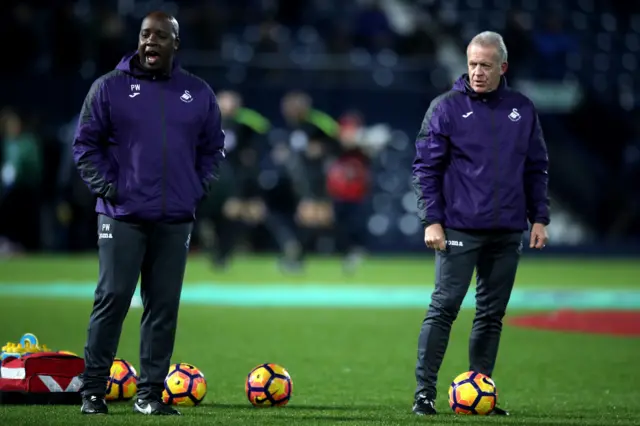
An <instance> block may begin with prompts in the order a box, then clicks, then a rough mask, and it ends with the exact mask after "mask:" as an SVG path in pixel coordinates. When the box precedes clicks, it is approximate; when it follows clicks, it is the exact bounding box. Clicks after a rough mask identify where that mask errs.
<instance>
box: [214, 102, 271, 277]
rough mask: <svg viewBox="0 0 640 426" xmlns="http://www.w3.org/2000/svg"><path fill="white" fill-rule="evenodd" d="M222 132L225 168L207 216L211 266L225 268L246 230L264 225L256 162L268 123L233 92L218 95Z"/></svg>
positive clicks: (258, 169) (265, 143) (264, 145)
mask: <svg viewBox="0 0 640 426" xmlns="http://www.w3.org/2000/svg"><path fill="white" fill-rule="evenodd" d="M217 97H218V104H219V105H220V111H221V113H222V128H223V129H224V132H225V151H226V153H227V157H226V161H225V166H226V167H224V168H223V170H221V175H224V177H222V176H221V178H220V180H221V181H224V184H223V185H220V186H221V187H222V188H220V189H219V191H220V192H223V194H221V195H222V196H220V197H212V198H217V199H215V200H211V204H213V205H214V206H213V208H211V209H210V210H211V211H210V214H208V215H207V216H208V217H209V218H210V219H211V221H212V222H213V227H214V231H215V236H216V241H215V244H214V247H215V248H214V253H213V262H214V264H215V265H216V266H217V267H220V268H225V267H226V266H227V265H228V261H229V259H230V257H231V255H232V253H233V249H234V246H235V243H236V242H237V241H238V239H239V238H242V236H244V235H245V234H246V232H245V231H246V230H247V229H249V228H253V227H255V226H258V225H260V224H262V223H264V221H265V219H266V207H265V204H264V201H263V200H262V191H261V189H260V185H259V183H258V178H259V175H260V171H261V169H260V158H261V156H262V155H263V154H264V151H265V147H266V146H267V141H266V135H267V133H268V132H269V130H270V129H271V123H270V122H269V120H268V119H267V118H266V117H264V116H263V115H262V114H260V113H259V112H258V111H255V110H253V109H250V108H248V107H246V106H244V105H243V102H242V97H241V96H240V94H239V93H237V92H233V91H223V92H220V93H218V96H217Z"/></svg>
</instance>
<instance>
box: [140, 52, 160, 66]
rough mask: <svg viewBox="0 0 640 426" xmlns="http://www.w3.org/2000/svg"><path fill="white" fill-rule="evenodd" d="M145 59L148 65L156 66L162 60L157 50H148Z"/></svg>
mask: <svg viewBox="0 0 640 426" xmlns="http://www.w3.org/2000/svg"><path fill="white" fill-rule="evenodd" d="M144 58H145V61H146V62H147V64H149V65H155V64H156V63H157V62H158V61H159V60H160V53H158V52H157V51H155V50H151V49H149V50H147V51H145V52H144Z"/></svg>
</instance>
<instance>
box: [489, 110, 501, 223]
mask: <svg viewBox="0 0 640 426" xmlns="http://www.w3.org/2000/svg"><path fill="white" fill-rule="evenodd" d="M487 102H488V101H487ZM489 109H490V110H491V135H492V136H493V148H494V160H493V161H494V170H495V174H494V176H493V179H494V181H493V220H494V227H495V228H499V227H500V198H499V189H500V188H499V185H498V183H499V182H500V179H498V177H499V176H498V175H499V174H500V143H499V138H498V135H497V133H498V132H496V123H495V112H494V110H493V108H492V105H489Z"/></svg>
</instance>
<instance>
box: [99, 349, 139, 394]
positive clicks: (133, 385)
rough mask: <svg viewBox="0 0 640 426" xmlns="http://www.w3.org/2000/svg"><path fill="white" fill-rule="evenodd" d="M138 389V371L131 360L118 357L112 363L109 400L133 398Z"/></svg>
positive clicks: (108, 386)
mask: <svg viewBox="0 0 640 426" xmlns="http://www.w3.org/2000/svg"><path fill="white" fill-rule="evenodd" d="M137 390H138V373H137V372H136V369H135V368H133V365H131V364H130V363H129V362H127V361H125V360H124V359H119V358H116V359H114V360H113V364H111V372H110V375H109V381H108V382H107V394H106V395H105V399H106V400H107V401H126V400H128V399H131V398H133V396H134V395H135V394H136V392H137Z"/></svg>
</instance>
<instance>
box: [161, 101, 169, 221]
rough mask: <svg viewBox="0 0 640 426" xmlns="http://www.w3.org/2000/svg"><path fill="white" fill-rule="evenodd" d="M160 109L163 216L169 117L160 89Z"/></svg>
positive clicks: (163, 211)
mask: <svg viewBox="0 0 640 426" xmlns="http://www.w3.org/2000/svg"><path fill="white" fill-rule="evenodd" d="M160 111H161V114H160V115H161V117H160V119H161V121H162V216H163V217H164V215H165V210H166V204H167V203H166V185H167V119H166V111H165V105H164V90H162V89H161V90H160Z"/></svg>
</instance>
